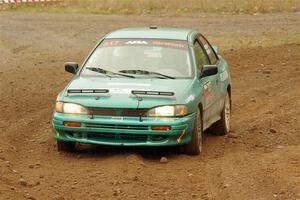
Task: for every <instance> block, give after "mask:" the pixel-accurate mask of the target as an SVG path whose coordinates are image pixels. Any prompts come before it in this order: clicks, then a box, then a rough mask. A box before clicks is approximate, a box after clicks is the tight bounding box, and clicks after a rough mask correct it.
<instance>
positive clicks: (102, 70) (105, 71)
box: [86, 67, 135, 78]
mask: <svg viewBox="0 0 300 200" xmlns="http://www.w3.org/2000/svg"><path fill="white" fill-rule="evenodd" d="M86 69H88V70H91V71H93V72H98V73H101V74H105V75H106V76H108V77H109V78H111V77H112V76H111V75H117V76H125V77H128V78H135V76H131V75H126V74H120V73H116V72H111V71H108V70H105V69H102V68H99V67H87V68H86Z"/></svg>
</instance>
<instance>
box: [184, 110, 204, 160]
mask: <svg viewBox="0 0 300 200" xmlns="http://www.w3.org/2000/svg"><path fill="white" fill-rule="evenodd" d="M202 143H203V128H202V114H201V112H200V110H199V108H198V110H197V112H196V114H195V121H194V129H193V133H192V138H191V141H190V143H188V144H186V145H185V146H184V151H185V153H186V154H189V155H199V154H200V153H201V151H202Z"/></svg>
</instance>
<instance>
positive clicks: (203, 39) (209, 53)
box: [199, 36, 218, 65]
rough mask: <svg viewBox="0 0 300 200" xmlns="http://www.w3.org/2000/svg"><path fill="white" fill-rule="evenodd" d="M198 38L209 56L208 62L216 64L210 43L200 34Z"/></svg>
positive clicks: (216, 60)
mask: <svg viewBox="0 0 300 200" xmlns="http://www.w3.org/2000/svg"><path fill="white" fill-rule="evenodd" d="M199 40H200V41H201V43H202V45H203V47H204V49H205V51H206V53H207V55H208V57H209V60H210V63H211V64H212V65H214V64H217V62H218V58H217V56H216V54H215V52H214V50H213V49H212V47H211V45H210V44H209V43H208V42H207V40H206V39H205V38H204V37H203V36H200V37H199Z"/></svg>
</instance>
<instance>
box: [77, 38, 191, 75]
mask: <svg viewBox="0 0 300 200" xmlns="http://www.w3.org/2000/svg"><path fill="white" fill-rule="evenodd" d="M81 75H83V76H106V77H107V76H109V77H110V78H111V77H122V78H164V79H166V78H168V79H176V78H191V77H192V76H193V69H192V67H191V64H190V54H189V50H188V44H187V41H181V40H157V39H106V40H104V41H103V42H101V44H100V45H99V46H98V47H97V48H96V49H95V51H94V52H93V53H92V55H91V56H90V57H89V58H88V60H87V62H86V63H85V65H84V67H83V69H82V71H81Z"/></svg>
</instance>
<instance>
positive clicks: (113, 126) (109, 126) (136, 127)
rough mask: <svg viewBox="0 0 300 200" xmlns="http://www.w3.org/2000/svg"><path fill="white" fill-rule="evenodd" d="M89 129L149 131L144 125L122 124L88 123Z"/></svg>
mask: <svg viewBox="0 0 300 200" xmlns="http://www.w3.org/2000/svg"><path fill="white" fill-rule="evenodd" d="M86 127H88V128H107V129H123V130H124V129H126V130H130V129H133V130H148V126H144V125H122V124H95V123H87V124H86Z"/></svg>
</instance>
